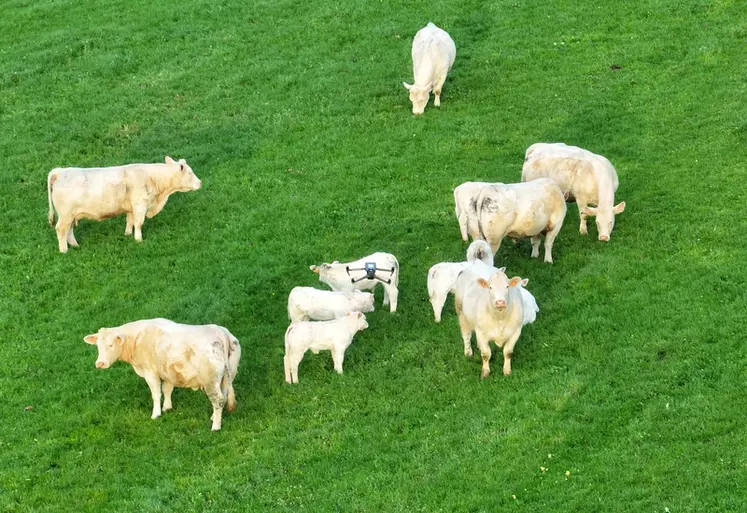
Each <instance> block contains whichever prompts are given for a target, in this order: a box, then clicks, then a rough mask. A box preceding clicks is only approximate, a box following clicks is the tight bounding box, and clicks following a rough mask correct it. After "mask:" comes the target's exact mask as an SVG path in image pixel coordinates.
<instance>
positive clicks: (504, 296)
mask: <svg viewBox="0 0 747 513" xmlns="http://www.w3.org/2000/svg"><path fill="white" fill-rule="evenodd" d="M477 284H478V285H480V287H482V288H484V289H488V293H489V295H490V306H492V307H493V308H495V309H496V310H498V311H501V312H502V311H504V310H506V307H507V306H508V288H509V286H511V285H510V282H509V279H508V276H506V268H505V267H501V268H500V269H498V271H497V272H495V273H493V275H492V276H491V277H490V279H488V280H486V279H485V278H480V279H478V280H477Z"/></svg>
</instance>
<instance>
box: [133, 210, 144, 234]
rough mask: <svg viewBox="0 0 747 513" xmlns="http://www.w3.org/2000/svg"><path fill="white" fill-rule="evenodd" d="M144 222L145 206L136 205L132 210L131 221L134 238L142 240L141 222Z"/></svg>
mask: <svg viewBox="0 0 747 513" xmlns="http://www.w3.org/2000/svg"><path fill="white" fill-rule="evenodd" d="M144 222H145V207H136V208H135V209H134V210H133V212H132V223H133V225H134V226H135V240H136V241H138V242H142V240H143V231H142V228H143V223H144Z"/></svg>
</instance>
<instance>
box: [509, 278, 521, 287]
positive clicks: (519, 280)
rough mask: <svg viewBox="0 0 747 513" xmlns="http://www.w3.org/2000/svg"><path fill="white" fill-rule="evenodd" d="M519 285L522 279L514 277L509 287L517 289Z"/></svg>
mask: <svg viewBox="0 0 747 513" xmlns="http://www.w3.org/2000/svg"><path fill="white" fill-rule="evenodd" d="M519 283H521V278H520V277H519V276H514V277H513V278H511V280H510V281H509V282H508V286H509V287H515V286H517V285H518V284H519Z"/></svg>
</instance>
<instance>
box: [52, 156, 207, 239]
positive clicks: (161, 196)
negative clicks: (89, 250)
mask: <svg viewBox="0 0 747 513" xmlns="http://www.w3.org/2000/svg"><path fill="white" fill-rule="evenodd" d="M201 185H202V182H200V180H199V178H197V177H196V176H195V174H194V173H193V172H192V168H191V167H189V166H188V165H187V162H186V161H185V160H184V159H181V160H179V162H175V161H174V160H173V159H172V158H171V157H166V163H165V164H129V165H126V166H113V167H92V168H79V167H58V168H55V169H53V170H52V171H50V172H49V175H48V176H47V200H48V201H49V224H50V225H51V224H52V223H54V211H55V209H56V210H57V217H58V219H57V226H56V227H55V228H56V230H57V240H58V242H59V246H60V252H62V253H66V252H67V248H68V244H69V245H71V246H77V245H78V242H77V241H76V240H75V234H74V233H73V225H74V224H75V225H77V223H78V220H80V219H94V220H96V221H101V220H102V219H108V218H110V217H115V216H119V215H122V214H126V215H127V226H126V228H125V235H132V230H133V228H134V229H135V240H136V241H138V242H140V241H142V240H143V234H142V231H141V229H142V226H143V222H144V221H145V218H146V217H148V218H151V217H153V216H155V215H156V214H158V213H159V212H160V211H161V210H162V209H163V207H164V206H165V205H166V202H167V201H168V199H169V196H170V195H171V194H173V193H175V192H187V191H196V190H197V189H199V188H200V186H201Z"/></svg>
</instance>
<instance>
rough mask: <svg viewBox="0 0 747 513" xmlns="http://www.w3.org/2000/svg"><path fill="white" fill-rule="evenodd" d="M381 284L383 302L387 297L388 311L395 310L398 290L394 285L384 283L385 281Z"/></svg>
mask: <svg viewBox="0 0 747 513" xmlns="http://www.w3.org/2000/svg"><path fill="white" fill-rule="evenodd" d="M382 285H384V294H385V295H384V298H385V302H384V304H387V301H386V299H388V303H389V311H390V312H396V311H397V296H398V295H399V291H398V290H397V287H395V286H394V285H392V284H386V283H384V284H382Z"/></svg>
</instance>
